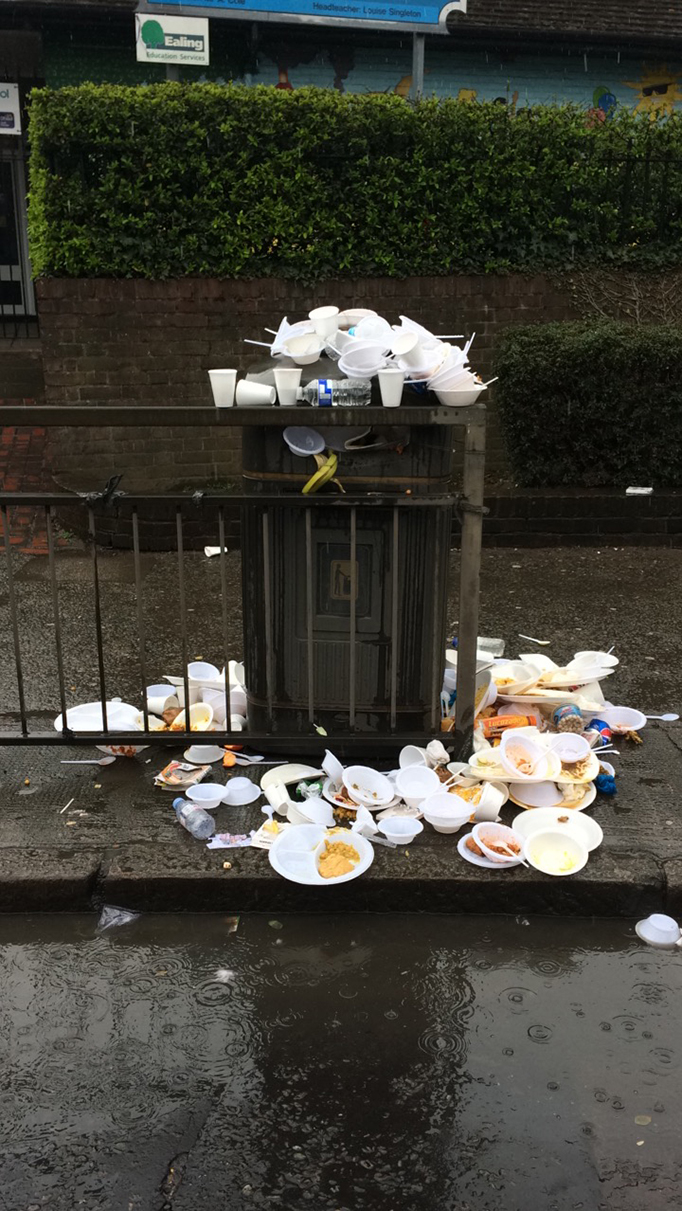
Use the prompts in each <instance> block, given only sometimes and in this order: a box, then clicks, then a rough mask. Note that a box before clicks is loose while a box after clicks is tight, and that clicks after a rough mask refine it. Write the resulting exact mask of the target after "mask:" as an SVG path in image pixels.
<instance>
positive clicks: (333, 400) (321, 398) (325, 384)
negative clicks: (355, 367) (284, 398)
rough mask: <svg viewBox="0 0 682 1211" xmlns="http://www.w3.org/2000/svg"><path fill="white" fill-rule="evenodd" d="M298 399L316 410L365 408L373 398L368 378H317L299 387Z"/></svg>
mask: <svg viewBox="0 0 682 1211" xmlns="http://www.w3.org/2000/svg"><path fill="white" fill-rule="evenodd" d="M298 398H299V399H300V400H301V401H302V402H303V403H305V404H312V405H313V407H314V408H364V407H366V406H367V405H368V404H369V402H370V400H371V398H372V384H371V382H370V380H369V379H368V378H343V379H333V378H316V379H313V381H312V382H311V383H308V385H307V387H299V389H298Z"/></svg>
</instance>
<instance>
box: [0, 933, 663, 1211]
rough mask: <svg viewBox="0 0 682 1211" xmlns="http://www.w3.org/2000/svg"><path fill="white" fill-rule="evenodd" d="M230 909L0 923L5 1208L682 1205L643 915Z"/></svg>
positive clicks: (659, 1004) (631, 1208)
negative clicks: (100, 927) (128, 920)
mask: <svg viewBox="0 0 682 1211" xmlns="http://www.w3.org/2000/svg"><path fill="white" fill-rule="evenodd" d="M233 927H234V922H233V921H231V920H230V918H228V917H225V916H210V915H205V916H187V917H184V918H182V919H180V918H176V917H158V916H157V917H153V916H151V917H141V918H140V919H139V920H137V921H136V922H134V923H133V924H131V925H127V926H124V927H122V928H120V929H115V930H110V931H108V932H106V933H105V934H103V935H101V936H99V937H97V936H96V935H95V918H93V917H91V916H88V917H86V916H83V917H63V916H62V917H60V918H55V917H44V916H43V917H40V916H38V917H32V918H30V917H28V918H26V917H24V918H22V917H4V918H0V963H1V965H2V966H1V970H2V981H1V983H0V1014H1V1021H2V1030H1V1032H0V1048H1V1049H2V1055H3V1065H2V1075H1V1077H0V1082H1V1089H2V1109H3V1113H2V1115H1V1116H0V1137H1V1142H2V1147H1V1155H2V1160H0V1207H2V1208H3V1209H6V1211H39V1209H40V1211H42V1208H49V1211H72V1209H73V1208H83V1211H208V1209H209V1208H210V1209H211V1211H213V1209H215V1211H219V1209H222V1208H225V1209H227V1208H229V1211H251V1209H253V1208H281V1209H286V1211H294V1209H297V1208H307V1207H310V1208H314V1211H360V1209H362V1211H365V1209H367V1211H369V1209H370V1208H371V1211H434V1209H437V1211H536V1209H537V1211H578V1209H584V1211H641V1209H642V1208H643V1207H646V1208H647V1209H649V1208H651V1209H653V1211H657V1209H659V1208H661V1209H662V1208H663V1207H675V1206H679V1188H680V1187H679V1182H680V1179H681V1178H682V1171H681V1170H682V1160H681V1158H680V1150H679V1132H680V1109H681V1103H682V1092H681V1084H680V1059H679V1055H678V1052H677V1048H678V1047H679V1045H680V1044H679V1040H680V1037H681V1026H682V996H681V995H680V993H681V992H682V954H681V953H680V951H679V950H674V951H672V952H668V951H654V950H651V949H649V948H647V947H644V946H643V945H642V944H641V943H640V942H639V941H638V940H637V939H636V937H635V936H634V933H633V928H632V922H629V921H617V922H616V921H601V922H599V923H595V922H591V921H589V920H573V921H562V920H551V921H550V920H546V919H543V918H538V917H535V918H531V919H525V918H518V919H516V920H515V919H514V918H510V917H507V918H500V917H498V918H477V919H476V918H463V917H431V916H426V917H415V916H392V917H386V916H383V917H382V916H374V917H362V918H361V917H322V916H318V917H314V918H311V917H303V916H286V915H280V916H279V917H272V916H270V917H268V916H262V915H247V916H242V917H241V919H240V921H239V924H238V928H237V931H236V932H231V930H232V929H233Z"/></svg>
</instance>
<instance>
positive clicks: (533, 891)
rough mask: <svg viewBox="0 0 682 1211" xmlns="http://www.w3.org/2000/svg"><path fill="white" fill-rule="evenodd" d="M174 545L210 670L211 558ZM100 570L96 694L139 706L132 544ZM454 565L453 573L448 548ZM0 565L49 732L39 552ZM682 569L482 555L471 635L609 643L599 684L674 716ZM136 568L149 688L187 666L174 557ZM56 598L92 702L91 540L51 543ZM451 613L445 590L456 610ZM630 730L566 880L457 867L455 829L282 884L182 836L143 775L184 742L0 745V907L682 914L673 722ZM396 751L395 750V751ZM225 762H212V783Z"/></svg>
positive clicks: (52, 709) (48, 662)
mask: <svg viewBox="0 0 682 1211" xmlns="http://www.w3.org/2000/svg"><path fill="white" fill-rule="evenodd" d="M186 559H187V564H186V566H187V605H188V619H189V620H190V627H191V628H192V641H191V648H190V650H189V653H188V654H189V656H190V658H192V657H200V656H201V657H203V658H204V659H209V660H213V661H214V662H215V663H217V664H219V665H220V664H222V663H223V650H222V620H221V608H220V573H219V567H218V561H217V560H215V559H214V560H208V559H206V558H205V557H203V555H189V556H187V557H186ZM229 563H230V580H229V584H230V601H229V609H228V626H229V634H228V642H229V644H230V650H229V651H228V652H227V656H228V658H229V657H235V658H236V657H238V656H239V655H240V652H241V613H240V572H239V556H238V555H237V554H231V555H230V556H229ZM99 564H100V580H101V588H102V602H103V630H104V644H105V651H106V687H107V691H108V694H109V695H111V696H113V695H114V694H118V695H120V696H121V697H123V699H124V700H128V701H139V697H138V694H139V686H140V677H139V667H138V664H137V641H136V633H137V632H136V625H137V623H136V596H135V578H134V569H133V564H132V558H131V556H129V555H127V554H112V555H103V556H101V557H100V561H99ZM452 565H453V573H454V574H455V575H456V571H457V556H456V555H453V557H452ZM13 569H14V579H15V584H14V588H15V594H16V598H17V603H18V618H19V626H20V643H21V652H22V659H23V666H24V678H25V689H26V701H27V710H28V712H29V727H30V729H31V730H37V731H50V730H51V728H52V719H53V718H54V716H55V715H56V714H57V712H58V709H59V696H58V689H57V676H56V662H55V656H54V615H53V613H52V594H51V587H50V582H49V576H48V561H47V559H46V558H44V557H32V558H31V557H29V558H24V557H21V556H19V557H17V556H16V555H15V556H14V558H13ZM681 572H682V552H679V551H668V550H661V549H660V548H659V549H655V550H652V551H646V550H642V549H641V548H638V549H635V550H633V549H621V550H613V549H609V550H605V551H602V552H599V551H594V550H584V549H567V548H561V549H559V550H556V551H527V550H518V551H514V550H512V551H486V552H484V555H483V570H482V610H481V625H480V633H481V634H487V635H493V636H495V635H499V636H502V637H503V638H505V640H506V642H507V654H512V655H515V654H517V653H518V652H519V651H525V650H528V649H529V648H532V647H533V645H532V644H530V643H528V642H527V641H525V640H521V639H519V638H518V632H519V631H523V632H525V633H526V634H529V635H533V636H535V637H536V638H545V639H549V640H550V641H551V643H550V646H549V647H548V648H545V649H542V650H544V651H547V652H548V653H550V654H551V655H552V656H554V657H555V658H558V659H559V660H565V659H567V658H569V657H570V656H571V655H572V653H573V652H574V651H575V650H577V649H580V648H592V647H597V648H599V647H602V648H609V647H611V646H612V645H613V644H615V646H616V651H617V654H618V655H619V657H620V659H621V664H620V665H619V667H618V669H617V671H616V675H615V676H614V678H612V679H611V682H606V683H605V686H608V693H609V695H611V696H612V700H613V701H616V702H619V703H624V704H626V705H630V706H636V707H639V708H641V709H642V710H644V711H645V712H647V713H663V712H665V711H675V710H678V711H679V708H680V698H681V697H682V695H681V693H680V685H679V656H678V652H679V634H680V630H681V629H682V628H681V627H680V622H681V613H682V607H681V606H680V594H679V584H680V583H682V580H681V577H680V573H681ZM142 574H143V593H144V603H143V608H144V616H145V627H146V634H147V651H148V659H147V673H148V680H149V682H150V683H151V682H152V681H156V680H158V679H160V677H161V676H162V675H163V674H164V673H169V672H176V671H178V670H179V669H180V668H181V665H182V659H181V652H180V645H179V638H178V601H177V564H176V561H175V558H174V557H172V556H167V555H146V556H143V561H142ZM0 577H1V578H2V579H0V669H1V671H2V686H1V697H0V702H1V703H2V709H3V714H2V718H0V728H2V730H5V731H16V732H17V733H18V731H19V725H18V718H17V714H16V712H17V706H18V702H17V691H16V680H15V677H14V669H13V654H12V652H13V649H12V629H11V625H10V618H9V610H8V585H7V577H6V565H5V561H4V559H3V560H2V561H1V562H0ZM453 583H455V584H456V580H453ZM57 595H58V601H59V611H60V621H61V627H62V641H63V646H64V653H65V666H66V679H67V680H66V689H67V700H68V702H69V704H73V703H76V702H82V701H88V700H91V699H93V698H95V697H97V696H98V676H97V661H96V649H95V644H94V623H93V594H92V561H91V557H90V556H89V555H88V554H87V553H82V552H78V551H64V552H60V553H59V554H58V555H57ZM456 616H457V600H456V595H453V598H452V600H451V612H450V619H451V620H452V622H453V624H454V623H455V622H456ZM51 624H52V625H51ZM453 630H454V625H453ZM643 738H644V743H643V745H641V746H635V745H632V744H631V743H629V742H625V741H624V742H623V743H622V744H621V746H620V747H621V756H620V757H617V758H614V759H613V760H614V763H615V764H616V767H617V775H618V776H617V784H618V795H617V796H616V798H615V799H612V800H607V799H602V798H600V797H598V799H597V801H596V802H595V805H594V807H593V808H591V809H589V810H590V813H591V814H593V815H594V816H595V818H596V819H597V820H598V821H599V822H600V823H601V825H602V827H603V829H604V832H605V840H604V844H603V846H602V847H601V848H600V849H599V850H598V851H597V852H596V853H595V854H594V855H593V856H592V858H591V860H590V862H589V864H588V866H587V867H586V868H585V869H584V871H583V872H581V874H579V875H577V876H574V877H572V878H571V879H554V880H552V879H549V878H547V877H545V876H542V875H538V874H537V873H534V872H531V871H529V870H525V869H522V868H517V869H515V870H514V871H513V872H511V873H509V874H507V875H504V876H503V875H500V874H499V873H497V872H494V873H492V874H491V873H489V872H487V871H484V870H480V869H477V868H473V867H469V866H466V865H465V863H464V862H463V861H462V860H461V859H460V858H459V857H458V855H457V853H456V850H455V845H454V843H453V841H452V839H451V838H448V837H444V836H440V835H437V834H435V833H433V832H432V830H431V829H428V828H427V829H426V830H425V832H424V834H423V835H422V836H421V837H420V838H419V839H418V840H417V841H416V842H415V843H414V845H413V846H411V847H410V848H409V850H408V851H404V850H397V851H389V850H386V849H379V848H378V847H377V851H376V858H375V862H374V864H373V866H372V868H371V869H370V871H369V872H368V873H367V874H366V875H364V876H363V877H362V878H361V879H359V880H357V881H356V882H353V883H351V884H348V885H347V886H345V887H343V888H330V889H325V890H324V893H320V892H310V891H309V890H308V889H305V888H298V887H296V886H295V885H293V884H289V883H285V882H284V881H283V880H281V879H280V878H279V877H278V876H277V875H275V874H274V872H273V871H272V870H271V868H270V866H269V863H268V859H267V855H266V853H265V852H264V851H260V850H251V849H249V850H241V851H231V852H230V853H228V854H226V853H225V852H224V851H207V850H206V849H205V847H204V846H203V845H202V844H201V843H199V842H196V841H194V840H192V838H190V837H189V836H188V835H187V834H186V833H185V832H184V831H183V830H182V829H181V828H180V826H179V825H177V824H176V822H175V818H174V815H173V812H172V809H171V800H172V796H171V795H170V794H169V793H168V792H162V791H160V790H155V789H154V788H153V786H152V777H153V774H154V773H155V772H157V771H158V770H159V769H161V767H162V766H163V765H164V764H165V763H166V761H167V760H169V759H171V757H178V756H180V751H179V750H176V749H174V748H173V749H168V748H161V747H160V746H154V747H153V748H150V749H149V750H148V751H146V752H144V753H142V754H140V755H139V756H138V757H137V758H135V759H132V760H125V759H119V760H118V761H117V762H116V763H115V765H113V766H109V767H107V768H104V769H100V768H98V767H88V766H81V767H78V766H67V765H62V764H61V762H62V760H63V759H66V758H68V757H79V756H80V757H89V756H92V757H94V756H96V755H97V754H96V753H95V751H94V749H92V748H86V749H82V750H74V751H69V750H65V749H63V748H57V747H48V746H41V747H35V748H33V747H22V746H20V745H13V746H11V747H4V748H3V749H2V751H0V802H2V807H3V825H4V827H3V830H2V836H1V837H0V908H2V909H4V910H5V911H21V910H31V911H32V910H39V909H41V908H52V909H64V910H71V911H79V910H85V909H88V908H90V907H92V906H93V905H97V904H99V903H101V902H102V901H103V900H108V901H112V900H113V901H114V902H116V903H123V904H125V905H127V906H129V907H133V908H144V909H146V910H156V911H178V910H186V911H192V910H211V909H217V910H222V909H244V910H245V909H247V908H267V909H271V908H279V909H280V910H281V911H284V909H286V908H288V909H290V910H293V911H296V910H306V911H307V910H313V911H342V910H344V909H345V910H351V911H352V910H355V911H364V910H401V909H405V908H410V909H414V910H419V911H429V910H432V911H440V912H443V911H445V912H452V911H467V912H550V913H552V912H557V913H571V914H583V915H586V914H587V915H589V914H593V913H596V914H606V915H613V914H624V915H632V914H637V913H640V912H645V911H646V912H649V911H653V910H655V909H660V908H662V907H664V906H667V907H668V909H669V910H670V911H672V912H673V913H674V912H682V814H681V813H680V810H679V802H680V792H681V791H682V754H681V752H680V750H681V748H682V728H681V726H680V724H679V723H677V724H672V725H660V724H650V725H649V727H648V728H647V729H646V730H645V732H644V734H643ZM292 756H297V754H292ZM396 758H397V746H396V753H395V754H394V755H393V759H392V760H393V761H395V759H396ZM218 770H220V767H218ZM237 772H238V773H240V774H241V773H243V772H244V771H243V770H239V771H237ZM225 776H226V775H225V774H224V773H223V772H222V771H221V773H220V777H221V778H224V777H225ZM27 778H28V780H29V785H25V780H26V779H27ZM67 804H69V806H68V807H67V808H66V810H65V811H63V810H62V809H63V808H65V807H66V805H67ZM515 811H516V809H513V808H511V807H507V808H505V809H504V812H503V818H504V819H505V820H506V821H509V820H511V818H513V815H514V814H515ZM216 821H217V823H218V825H219V828H220V829H221V830H224V829H228V828H229V829H230V830H231V831H235V830H236V831H241V830H242V829H248V828H254V827H257V826H258V824H259V823H260V822H261V821H262V816H261V813H260V804H256V805H255V806H254V807H252V808H249V809H235V808H226V807H225V808H221V809H219V811H218V813H217V816H216ZM226 858H227V859H228V860H230V861H231V863H232V866H231V869H230V870H229V871H224V870H223V861H224V860H226Z"/></svg>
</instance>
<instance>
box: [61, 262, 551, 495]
mask: <svg viewBox="0 0 682 1211" xmlns="http://www.w3.org/2000/svg"><path fill="white" fill-rule="evenodd" d="M38 296H39V302H40V315H41V326H42V334H43V364H44V374H45V398H46V402H47V403H48V404H86V405H88V406H91V407H93V408H96V407H97V406H98V405H103V404H128V405H138V404H139V405H141V406H143V405H145V404H148V405H156V406H161V405H163V404H175V405H179V404H180V405H183V404H186V405H187V406H188V407H193V406H196V405H201V404H203V405H206V404H209V403H211V393H210V386H209V380H208V376H207V371H208V370H209V369H211V368H216V367H220V366H237V367H238V368H239V369H240V370H241V371H246V370H247V369H248V367H249V365H250V364H251V363H252V362H253V359H254V354H256V355H257V354H258V350H254V349H253V347H252V346H249V345H245V344H244V343H243V338H244V337H247V336H248V337H250V338H252V339H254V340H261V339H267V334H266V333H265V332H264V331H263V329H264V328H266V327H268V328H276V327H277V325H278V323H279V321H280V319H281V317H282V316H283V315H288V316H289V318H290V319H295V318H296V319H298V318H301V317H302V316H305V315H306V314H307V312H308V311H309V310H310V309H311V307H313V306H317V305H320V304H321V303H324V302H329V301H332V300H333V301H334V302H335V303H337V304H338V305H339V306H340V307H350V306H367V307H373V308H375V309H376V310H377V311H379V312H381V313H382V314H385V315H386V316H387V317H388V318H390V319H392V320H395V321H397V319H398V316H399V315H400V314H403V315H409V316H411V317H412V318H414V319H416V320H419V321H420V322H421V323H423V324H425V325H426V326H427V327H429V328H431V329H432V330H433V331H434V332H444V333H449V332H463V333H466V334H470V333H472V332H475V333H476V340H475V343H474V346H473V351H472V352H473V364H474V366H475V367H476V369H478V370H480V371H481V372H482V373H483V374H485V375H487V374H488V373H489V371H490V369H491V365H492V358H493V351H494V347H495V340H496V337H497V335H498V333H499V332H500V331H501V330H502V329H503V328H505V327H506V326H507V325H508V324H510V323H513V322H532V321H538V320H549V319H564V318H569V317H570V316H572V314H573V310H572V304H571V301H570V296H569V292H568V289H567V288H566V287H564V286H562V285H561V284H560V283H556V282H553V281H551V280H550V279H549V278H548V277H546V276H544V275H535V276H520V275H514V276H510V277H495V276H480V277H479V276H474V275H471V276H465V275H462V276H457V277H440V278H408V279H406V280H402V281H400V280H395V279H388V278H387V279H374V278H369V279H362V280H356V281H342V282H326V283H325V284H324V287H315V288H312V289H310V288H306V287H303V286H301V285H299V284H296V283H292V282H285V281H280V280H276V279H265V280H258V281H238V282H237V281H217V280H212V279H205V278H185V279H181V280H179V281H170V282H149V281H142V280H139V281H138V280H124V281H112V280H108V279H107V280H87V281H78V280H66V279H65V280H62V279H45V280H43V281H42V282H39V283H38ZM263 352H264V353H265V351H263ZM490 413H491V424H490V434H489V456H488V468H489V478H490V479H491V481H492V482H494V481H495V480H500V479H504V478H505V477H506V474H507V468H506V461H505V456H504V451H503V447H502V443H501V440H500V436H499V431H498V427H497V423H496V414H495V403H494V389H493V390H491V393H490ZM51 443H52V446H51V456H50V457H51V465H52V469H53V474H54V476H55V478H56V480H57V481H58V482H59V483H61V484H64V485H66V486H68V487H73V488H79V489H89V488H93V487H98V486H101V485H102V484H103V482H104V481H105V480H106V479H107V478H108V477H109V476H110V475H111V474H113V473H114V472H117V471H124V472H125V486H126V488H127V489H128V490H129V491H133V490H139V489H142V488H147V489H148V490H161V489H165V488H170V487H176V486H180V485H182V486H184V485H187V486H193V485H197V484H210V483H217V482H221V481H225V480H229V479H231V478H233V477H234V476H235V475H236V474H237V473H238V470H239V448H238V444H237V443H238V438H237V437H236V436H234V435H232V434H230V433H229V432H227V431H226V430H224V429H222V430H218V429H215V430H213V429H198V430H196V431H193V430H192V429H188V428H183V429H177V430H175V431H173V430H164V431H162V432H159V431H154V432H152V431H150V430H146V429H134V430H122V429H87V428H84V429H77V430H73V429H71V430H68V431H64V430H56V431H52V437H51Z"/></svg>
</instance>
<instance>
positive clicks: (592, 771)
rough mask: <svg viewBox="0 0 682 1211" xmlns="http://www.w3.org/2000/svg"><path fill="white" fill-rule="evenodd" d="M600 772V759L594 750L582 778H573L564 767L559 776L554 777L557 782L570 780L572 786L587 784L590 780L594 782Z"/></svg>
mask: <svg viewBox="0 0 682 1211" xmlns="http://www.w3.org/2000/svg"><path fill="white" fill-rule="evenodd" d="M598 773H599V759H598V758H597V756H596V755H595V752H594V750H592V752H590V754H589V756H588V766H587V769H586V770H585V773H584V774H583V775H582V777H581V778H572V777H571V775H570V774H567V773H566V771H565V770H564V769H563V767H562V768H561V769H560V771H559V774H558V776H557V777H556V778H555V779H554V781H555V782H568V783H570V785H571V786H587V783H588V782H593V781H594V779H595V778H596V777H597V774H598Z"/></svg>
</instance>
